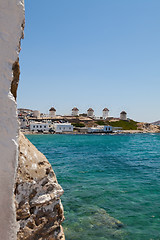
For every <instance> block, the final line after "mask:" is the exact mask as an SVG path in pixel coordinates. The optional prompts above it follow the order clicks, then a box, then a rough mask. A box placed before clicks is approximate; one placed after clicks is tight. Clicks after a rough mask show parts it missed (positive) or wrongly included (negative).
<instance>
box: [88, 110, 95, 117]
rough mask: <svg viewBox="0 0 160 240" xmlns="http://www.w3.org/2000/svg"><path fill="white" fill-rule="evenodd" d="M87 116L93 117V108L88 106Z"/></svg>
mask: <svg viewBox="0 0 160 240" xmlns="http://www.w3.org/2000/svg"><path fill="white" fill-rule="evenodd" d="M87 116H88V117H94V110H93V109H92V108H89V109H88V110H87Z"/></svg>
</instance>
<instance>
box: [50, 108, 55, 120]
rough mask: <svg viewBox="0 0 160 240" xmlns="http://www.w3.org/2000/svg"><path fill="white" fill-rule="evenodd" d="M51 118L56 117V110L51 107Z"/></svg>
mask: <svg viewBox="0 0 160 240" xmlns="http://www.w3.org/2000/svg"><path fill="white" fill-rule="evenodd" d="M49 116H50V117H51V118H54V117H55V116H56V109H55V108H54V107H51V108H50V109H49Z"/></svg>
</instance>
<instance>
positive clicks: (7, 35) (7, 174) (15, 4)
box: [0, 0, 24, 240]
mask: <svg viewBox="0 0 160 240" xmlns="http://www.w3.org/2000/svg"><path fill="white" fill-rule="evenodd" d="M23 25H24V1H23V0H0V154H1V156H0V239H3V240H11V239H12V240H14V239H16V234H17V224H16V216H15V205H14V198H13V196H14V195H13V191H14V178H15V170H16V166H17V161H18V145H17V138H18V122H17V113H16V102H15V98H14V97H13V95H12V93H11V91H10V90H11V83H12V80H13V79H14V76H13V70H12V68H13V66H14V63H15V62H16V61H17V60H18V55H19V51H20V47H19V46H20V45H19V43H20V39H21V37H22V36H23V27H24V26H23Z"/></svg>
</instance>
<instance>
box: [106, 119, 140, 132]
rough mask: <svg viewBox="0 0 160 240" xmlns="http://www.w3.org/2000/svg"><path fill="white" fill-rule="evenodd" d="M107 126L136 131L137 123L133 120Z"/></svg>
mask: <svg viewBox="0 0 160 240" xmlns="http://www.w3.org/2000/svg"><path fill="white" fill-rule="evenodd" d="M109 125H110V126H112V127H122V129H123V130H137V122H135V121H133V120H129V121H123V120H119V121H116V122H109Z"/></svg>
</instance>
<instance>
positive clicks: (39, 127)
mask: <svg viewBox="0 0 160 240" xmlns="http://www.w3.org/2000/svg"><path fill="white" fill-rule="evenodd" d="M50 129H52V124H51V123H49V122H30V131H34V132H43V131H46V132H48V131H49V130H50Z"/></svg>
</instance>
